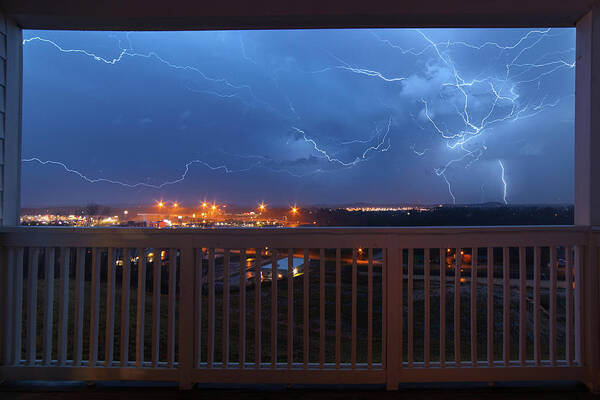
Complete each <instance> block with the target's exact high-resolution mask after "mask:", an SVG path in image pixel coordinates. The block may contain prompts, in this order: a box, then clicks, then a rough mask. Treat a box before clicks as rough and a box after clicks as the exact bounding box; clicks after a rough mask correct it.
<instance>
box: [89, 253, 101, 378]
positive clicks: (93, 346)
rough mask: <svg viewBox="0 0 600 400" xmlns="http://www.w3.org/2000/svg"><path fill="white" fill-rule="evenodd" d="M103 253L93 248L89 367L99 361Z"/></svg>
mask: <svg viewBox="0 0 600 400" xmlns="http://www.w3.org/2000/svg"><path fill="white" fill-rule="evenodd" d="M101 255H102V251H98V249H97V248H96V247H93V248H92V304H91V307H90V308H91V317H90V342H89V343H90V356H89V360H88V365H89V366H90V367H95V366H96V363H97V361H98V329H99V322H100V321H99V318H100V268H101V265H100V264H101Z"/></svg>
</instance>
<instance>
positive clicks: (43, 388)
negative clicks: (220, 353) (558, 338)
mask: <svg viewBox="0 0 600 400" xmlns="http://www.w3.org/2000/svg"><path fill="white" fill-rule="evenodd" d="M282 398H288V399H311V400H313V399H315V400H321V399H322V400H338V399H339V400H342V399H343V400H371V399H373V400H385V399H411V400H412V399H414V400H434V399H435V400H443V399H461V400H471V399H473V400H475V399H523V400H536V399H540V400H541V399H544V400H554V399H557V400H558V399H560V400H571V399H600V395H594V394H592V393H590V392H589V391H588V390H587V389H586V388H585V387H584V386H582V385H578V384H576V383H569V382H567V383H563V382H560V383H557V382H541V383H539V382H538V383H536V384H514V383H512V384H510V385H504V384H495V386H494V387H488V386H487V385H481V384H473V385H464V384H461V385H419V386H414V385H407V386H401V388H400V390H399V391H397V392H387V391H386V390H385V388H383V387H379V386H356V387H353V386H344V387H342V386H340V387H314V386H294V387H292V388H286V387H285V386H280V385H275V386H256V387H232V386H229V387H222V386H197V387H195V388H194V389H193V390H190V391H187V392H181V391H179V390H178V388H177V387H176V386H170V385H153V386H148V385H146V384H144V385H135V384H132V383H128V384H127V385H126V386H125V385H123V384H117V383H98V384H96V385H92V386H88V385H86V384H85V383H79V382H77V383H65V384H49V383H42V382H22V383H6V384H3V385H0V399H2V400H9V399H73V400H75V399H77V400H79V399H85V400H96V399H127V400H136V399H143V400H153V399H169V400H172V399H218V400H230V399H231V400H245V399H251V400H256V399H282Z"/></svg>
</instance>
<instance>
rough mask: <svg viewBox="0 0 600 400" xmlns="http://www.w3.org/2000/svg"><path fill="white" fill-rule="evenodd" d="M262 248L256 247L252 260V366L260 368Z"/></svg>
mask: <svg viewBox="0 0 600 400" xmlns="http://www.w3.org/2000/svg"><path fill="white" fill-rule="evenodd" d="M261 264H262V248H259V247H257V248H256V260H255V262H254V267H255V269H254V282H255V283H254V366H255V368H260V364H261V362H262V329H261V328H262V312H261V311H262V285H261V283H262V272H261Z"/></svg>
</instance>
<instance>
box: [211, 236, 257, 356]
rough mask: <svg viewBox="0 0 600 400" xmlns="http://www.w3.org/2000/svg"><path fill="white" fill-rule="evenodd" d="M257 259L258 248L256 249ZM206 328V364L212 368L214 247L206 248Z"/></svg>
mask: <svg viewBox="0 0 600 400" xmlns="http://www.w3.org/2000/svg"><path fill="white" fill-rule="evenodd" d="M256 253H257V260H258V249H257V252H256ZM207 279H208V280H207V284H208V311H207V312H208V330H207V333H206V334H207V335H208V336H207V338H206V340H207V347H206V351H207V353H206V365H207V367H208V368H213V366H214V365H213V363H214V360H215V249H214V248H212V247H210V248H209V249H208V272H207Z"/></svg>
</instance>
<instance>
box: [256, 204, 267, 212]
mask: <svg viewBox="0 0 600 400" xmlns="http://www.w3.org/2000/svg"><path fill="white" fill-rule="evenodd" d="M266 208H267V206H266V205H265V203H260V204H259V205H258V209H259V210H260V211H265V209H266Z"/></svg>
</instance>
